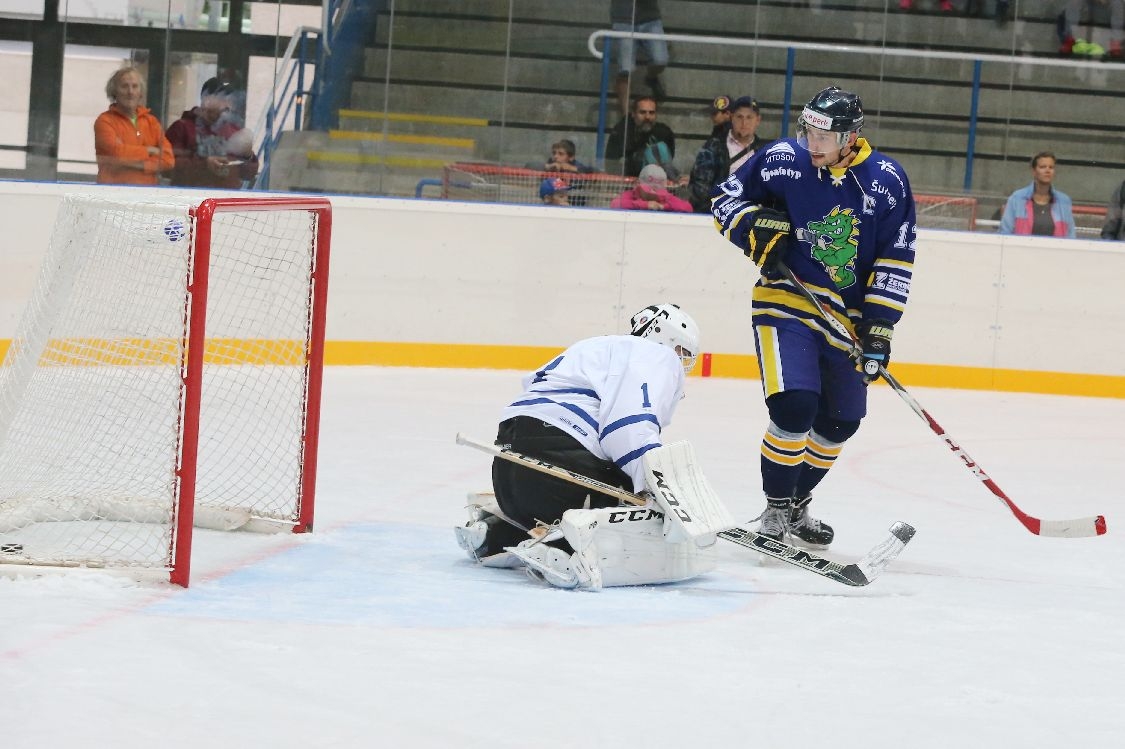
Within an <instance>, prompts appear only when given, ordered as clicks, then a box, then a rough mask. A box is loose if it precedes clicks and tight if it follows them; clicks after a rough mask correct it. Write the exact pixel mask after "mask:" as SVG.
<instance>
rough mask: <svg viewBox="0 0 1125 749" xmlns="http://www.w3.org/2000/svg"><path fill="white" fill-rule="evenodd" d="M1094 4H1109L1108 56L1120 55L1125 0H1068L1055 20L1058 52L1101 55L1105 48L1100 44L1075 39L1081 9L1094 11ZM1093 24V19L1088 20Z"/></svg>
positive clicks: (1083, 55)
mask: <svg viewBox="0 0 1125 749" xmlns="http://www.w3.org/2000/svg"><path fill="white" fill-rule="evenodd" d="M1095 5H1101V6H1102V7H1105V6H1107V5H1108V6H1109V30H1110V36H1109V56H1110V57H1112V58H1115V59H1120V58H1121V57H1122V49H1121V40H1122V37H1123V34H1122V27H1123V26H1125V0H1068V1H1067V4H1066V6H1065V7H1064V8H1063V10H1062V12H1061V13H1059V15H1058V18H1057V19H1056V21H1055V29H1056V31H1057V32H1058V35H1059V54H1060V55H1074V56H1075V57H1103V56H1104V55H1105V53H1106V52H1105V48H1104V47H1102V45H1100V44H1096V43H1094V42H1092V41H1090V42H1088V41H1086V40H1085V39H1075V38H1074V30H1075V29H1076V28H1077V27H1078V23H1079V21H1080V20H1081V17H1082V10H1083V9H1084V8H1086V7H1087V6H1088V7H1089V8H1090V11H1091V12H1093V11H1094V6H1095ZM1090 23H1091V24H1093V19H1091V20H1090Z"/></svg>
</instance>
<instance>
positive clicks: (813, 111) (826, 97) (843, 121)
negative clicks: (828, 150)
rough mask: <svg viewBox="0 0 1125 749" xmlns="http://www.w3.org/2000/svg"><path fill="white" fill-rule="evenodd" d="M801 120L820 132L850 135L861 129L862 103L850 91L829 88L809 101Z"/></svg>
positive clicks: (836, 87)
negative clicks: (826, 131) (827, 131)
mask: <svg viewBox="0 0 1125 749" xmlns="http://www.w3.org/2000/svg"><path fill="white" fill-rule="evenodd" d="M801 119H803V120H805V121H806V123H807V124H808V125H809V126H811V127H815V128H818V129H820V130H829V131H831V132H834V133H850V132H852V131H853V130H859V129H860V128H861V127H863V102H862V101H860V99H859V97H858V96H856V95H855V94H853V93H852V92H851V91H844V90H843V89H841V88H840V87H839V86H829V87H828V88H826V89H824V90H823V91H821V92H820V93H818V94H817V95H816V96H814V97H813V98H811V99H809V103H808V104H806V105H805V111H804V112H802V113H801Z"/></svg>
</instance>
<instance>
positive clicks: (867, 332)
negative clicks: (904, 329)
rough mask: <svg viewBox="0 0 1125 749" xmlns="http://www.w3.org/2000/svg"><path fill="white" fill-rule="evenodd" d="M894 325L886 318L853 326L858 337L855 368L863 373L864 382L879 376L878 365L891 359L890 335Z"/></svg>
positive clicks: (884, 365) (893, 330) (872, 380)
mask: <svg viewBox="0 0 1125 749" xmlns="http://www.w3.org/2000/svg"><path fill="white" fill-rule="evenodd" d="M894 332H895V328H894V325H893V324H891V323H889V322H887V321H886V320H870V321H867V320H865V321H863V322H861V323H859V324H858V325H856V326H855V333H856V336H857V337H858V338H859V351H858V352H857V354H856V369H858V370H859V371H860V372H861V373H862V374H863V379H864V381H866V382H869V383H870V382H874V381H875V380H877V379H878V378H879V367H881V366H882V367H886V366H887V365H888V364H889V363H890V361H891V336H893V335H894Z"/></svg>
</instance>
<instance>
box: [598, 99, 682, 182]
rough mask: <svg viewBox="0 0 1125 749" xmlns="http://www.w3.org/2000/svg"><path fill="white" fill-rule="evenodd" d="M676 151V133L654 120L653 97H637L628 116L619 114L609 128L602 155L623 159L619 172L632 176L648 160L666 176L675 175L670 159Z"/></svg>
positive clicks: (670, 177)
mask: <svg viewBox="0 0 1125 749" xmlns="http://www.w3.org/2000/svg"><path fill="white" fill-rule="evenodd" d="M675 155H676V134H675V133H673V132H672V128H670V127H668V126H667V125H665V124H664V123H662V122H657V121H656V99H654V98H652V97H651V96H640V97H637V99H636V101H634V102H633V111H632V114H631V115H630V116H629V117H623V118H621V121H620V122H618V123H617V124H616V125H615V126H614V127H613V129H612V130H610V131H609V141H608V142H607V143H606V148H605V157H606V158H607V159H623V160H624V162H623V170H622V171H623V173H624V175H625V176H626V177H636V176H637V175H638V174H640V173H641V169H643V168H644V167H645V166H647V165H648V164H658V165H660V166H661V167H663V168H664V171H665V172H667V174H668V177H669V179H675V178H676V176H675V175H676V169H675V167H674V166H673V165H672V159H673V158H674V157H675Z"/></svg>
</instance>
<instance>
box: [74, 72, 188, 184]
mask: <svg viewBox="0 0 1125 749" xmlns="http://www.w3.org/2000/svg"><path fill="white" fill-rule="evenodd" d="M105 94H106V96H107V97H109V99H110V102H111V103H110V105H109V109H107V110H106V111H104V112H102V113H101V114H100V115H98V119H96V120H95V121H94V152H95V153H96V154H97V157H98V182H100V183H103V184H115V185H155V184H156V178H157V176H158V175H159V173H160V172H164V171H168V170H170V169H171V168H172V167H173V166H174V165H175V163H176V160H175V157H174V156H173V155H172V144H171V143H169V142H168V139H167V138H165V137H164V128H162V127H161V126H160V121H159V120H158V119H156V117H155V116H154V115H153V114H152V112H151V111H150V110H149V109H148V108H147V107H143V106H141V102H142V101H144V97H145V85H144V79H143V78H142V77H141V74H140V71H138V70H137V69H136V68H132V67H130V68H122V69H121V70H118V71H117V72H116V73H114V74H113V75H112V76H110V78H109V81H107V82H106V84H105Z"/></svg>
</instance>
